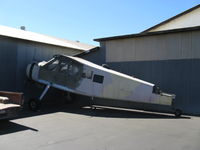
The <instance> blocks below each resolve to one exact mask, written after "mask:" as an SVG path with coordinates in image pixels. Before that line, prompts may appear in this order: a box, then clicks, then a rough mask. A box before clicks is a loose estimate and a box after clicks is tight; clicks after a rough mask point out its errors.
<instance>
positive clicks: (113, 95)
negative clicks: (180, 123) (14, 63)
mask: <svg viewBox="0 0 200 150" xmlns="http://www.w3.org/2000/svg"><path fill="white" fill-rule="evenodd" d="M27 76H28V78H30V79H32V80H34V81H36V82H39V83H42V84H44V85H46V88H45V89H44V91H43V92H42V94H41V96H40V97H39V98H38V100H37V101H36V100H31V101H30V103H29V104H30V105H29V106H30V108H31V109H32V110H35V109H38V107H39V105H38V104H39V103H38V102H39V101H41V100H42V99H43V97H44V95H45V94H46V93H47V91H48V89H49V88H50V87H54V88H57V89H60V90H63V91H66V92H70V93H75V94H80V95H85V96H89V97H92V98H93V97H97V98H103V99H113V100H119V101H129V102H139V103H149V104H159V105H167V106H172V107H173V101H174V99H175V95H173V94H166V93H163V92H161V91H160V89H159V88H158V87H157V86H155V85H154V84H152V83H149V82H146V81H143V80H140V79H137V78H134V77H132V76H128V75H126V74H123V73H119V72H117V71H114V70H111V69H108V68H105V67H103V66H99V65H96V64H94V63H92V62H89V61H86V60H84V59H81V58H78V57H72V56H64V55H56V56H54V57H53V58H52V59H51V60H49V61H47V62H46V61H42V62H39V63H33V64H30V65H28V67H27ZM173 110H174V113H175V116H180V115H181V114H182V112H181V110H180V109H175V108H173Z"/></svg>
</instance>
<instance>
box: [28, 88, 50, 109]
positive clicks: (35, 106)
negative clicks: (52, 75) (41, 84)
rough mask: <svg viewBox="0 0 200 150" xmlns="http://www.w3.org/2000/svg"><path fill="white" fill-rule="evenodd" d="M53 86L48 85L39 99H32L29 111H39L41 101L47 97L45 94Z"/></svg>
mask: <svg viewBox="0 0 200 150" xmlns="http://www.w3.org/2000/svg"><path fill="white" fill-rule="evenodd" d="M50 87H51V86H50V85H46V87H45V89H44V91H43V92H42V94H41V95H40V97H39V99H30V100H29V102H28V106H29V109H30V110H32V111H37V110H38V109H39V108H40V106H41V101H42V99H43V97H44V96H45V94H46V93H47V92H48V90H49V88H50Z"/></svg>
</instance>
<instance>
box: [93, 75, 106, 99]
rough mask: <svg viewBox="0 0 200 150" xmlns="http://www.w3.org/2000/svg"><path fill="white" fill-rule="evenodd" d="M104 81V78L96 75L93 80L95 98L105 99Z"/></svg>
mask: <svg viewBox="0 0 200 150" xmlns="http://www.w3.org/2000/svg"><path fill="white" fill-rule="evenodd" d="M103 80H104V76H102V75H98V74H94V76H93V80H92V81H93V82H92V84H93V96H94V97H103Z"/></svg>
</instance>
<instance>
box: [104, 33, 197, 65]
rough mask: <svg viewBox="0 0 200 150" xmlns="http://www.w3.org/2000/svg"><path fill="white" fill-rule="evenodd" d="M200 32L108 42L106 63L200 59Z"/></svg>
mask: <svg viewBox="0 0 200 150" xmlns="http://www.w3.org/2000/svg"><path fill="white" fill-rule="evenodd" d="M199 40H200V31H193V32H184V33H173V34H164V35H154V36H145V37H137V38H129V39H121V40H112V41H107V42H106V61H107V62H120V61H149V60H176V59H196V58H200V51H199V49H200V44H199Z"/></svg>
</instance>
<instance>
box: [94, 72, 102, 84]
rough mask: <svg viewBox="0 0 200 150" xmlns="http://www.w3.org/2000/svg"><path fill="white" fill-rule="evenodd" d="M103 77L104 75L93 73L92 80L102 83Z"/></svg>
mask: <svg viewBox="0 0 200 150" xmlns="http://www.w3.org/2000/svg"><path fill="white" fill-rule="evenodd" d="M103 79H104V76H101V75H97V74H94V77H93V82H97V83H101V84H102V83H103Z"/></svg>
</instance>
